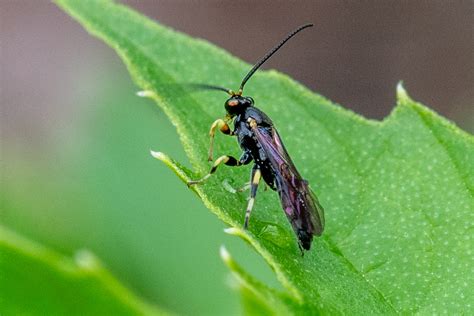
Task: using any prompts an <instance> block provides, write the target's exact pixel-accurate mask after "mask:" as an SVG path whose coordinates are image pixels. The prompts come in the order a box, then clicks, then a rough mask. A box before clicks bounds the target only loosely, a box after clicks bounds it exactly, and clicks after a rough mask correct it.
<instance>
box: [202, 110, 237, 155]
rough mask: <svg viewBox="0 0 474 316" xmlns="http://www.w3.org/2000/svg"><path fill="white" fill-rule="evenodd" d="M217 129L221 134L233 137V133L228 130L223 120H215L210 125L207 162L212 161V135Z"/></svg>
mask: <svg viewBox="0 0 474 316" xmlns="http://www.w3.org/2000/svg"><path fill="white" fill-rule="evenodd" d="M218 127H219V130H220V131H221V132H222V133H223V134H226V135H229V136H234V132H233V131H231V130H230V127H229V125H228V124H227V122H226V121H225V120H223V119H218V120H215V121H214V123H212V125H211V129H210V130H209V136H210V138H211V140H210V144H209V157H208V160H209V161H212V152H213V150H214V135H215V133H216V128H218Z"/></svg>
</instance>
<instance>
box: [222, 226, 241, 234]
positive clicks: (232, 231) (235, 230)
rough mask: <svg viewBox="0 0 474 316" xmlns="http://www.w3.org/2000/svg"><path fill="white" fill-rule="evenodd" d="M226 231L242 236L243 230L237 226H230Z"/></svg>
mask: <svg viewBox="0 0 474 316" xmlns="http://www.w3.org/2000/svg"><path fill="white" fill-rule="evenodd" d="M224 232H225V233H226V234H229V235H233V236H242V235H243V234H242V230H241V229H239V228H237V227H228V228H225V229H224Z"/></svg>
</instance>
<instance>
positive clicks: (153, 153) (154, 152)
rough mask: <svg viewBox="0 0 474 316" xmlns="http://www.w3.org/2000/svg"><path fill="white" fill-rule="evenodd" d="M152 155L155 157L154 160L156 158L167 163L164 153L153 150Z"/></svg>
mask: <svg viewBox="0 0 474 316" xmlns="http://www.w3.org/2000/svg"><path fill="white" fill-rule="evenodd" d="M150 154H151V155H152V156H153V158H156V159H158V160H161V161H165V160H166V155H165V154H163V153H162V152H160V151H153V150H150Z"/></svg>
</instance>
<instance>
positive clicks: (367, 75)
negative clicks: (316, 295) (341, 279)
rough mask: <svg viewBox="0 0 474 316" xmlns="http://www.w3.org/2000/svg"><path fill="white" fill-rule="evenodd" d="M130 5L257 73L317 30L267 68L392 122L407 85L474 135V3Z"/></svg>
mask: <svg viewBox="0 0 474 316" xmlns="http://www.w3.org/2000/svg"><path fill="white" fill-rule="evenodd" d="M128 4H130V5H131V6H133V7H135V8H137V9H139V10H140V11H142V12H144V13H145V14H147V15H148V16H150V17H152V18H155V19H157V20H159V21H161V22H162V23H164V24H167V25H170V26H172V27H174V28H176V29H178V30H180V31H183V32H185V33H188V34H190V35H193V36H196V37H201V38H205V39H208V40H210V41H211V42H213V43H215V44H217V45H219V46H221V47H224V48H226V49H227V50H229V51H230V52H231V53H233V54H234V55H237V56H239V57H241V58H242V59H244V60H246V61H248V62H250V63H254V62H255V61H256V60H258V58H260V57H261V56H263V54H264V53H265V52H266V51H267V50H268V49H270V48H271V47H272V46H273V45H275V44H276V43H277V42H278V41H279V40H280V39H281V38H282V37H283V36H284V35H286V34H287V33H288V32H289V31H290V30H292V29H294V28H295V27H296V26H298V25H301V24H304V23H308V22H312V23H314V24H315V28H313V29H311V30H309V31H306V32H307V33H309V34H305V36H304V39H302V38H295V39H294V40H293V42H292V43H291V44H290V45H288V46H287V47H285V48H284V49H283V50H281V51H280V52H279V54H278V55H276V56H274V57H273V58H272V59H271V60H269V62H268V64H266V65H265V67H266V68H276V69H278V70H280V71H282V72H285V73H287V74H289V75H290V76H292V77H293V78H295V79H297V80H298V81H301V82H302V83H304V84H305V85H306V86H308V87H309V88H311V89H312V90H314V91H317V92H318V93H320V94H322V95H324V96H326V97H328V98H329V99H331V100H332V101H334V102H337V103H340V104H342V105H343V106H345V107H348V108H351V109H353V110H354V111H356V112H358V113H361V114H363V115H365V116H367V117H370V118H382V117H384V116H386V115H387V114H388V113H389V112H390V110H391V109H392V108H393V106H394V103H395V87H396V84H397V82H399V81H400V80H403V82H404V85H405V88H406V89H407V91H408V93H409V94H410V95H411V96H412V97H413V98H415V99H416V100H418V101H421V102H423V103H425V104H426V105H428V106H430V107H431V108H433V109H435V110H436V111H437V112H439V113H441V114H443V115H444V116H446V117H448V118H450V119H452V120H454V121H457V122H458V123H459V124H460V125H461V126H462V127H464V128H466V129H469V130H471V131H472V130H474V127H472V126H470V124H471V123H474V121H473V119H472V117H473V116H474V110H473V109H474V102H473V101H474V25H473V21H474V10H473V8H474V2H473V1H441V0H438V1H329V0H325V1H221V2H219V1H157V2H153V1H145V2H143V1H128ZM236 84H237V83H236ZM466 114H467V115H468V116H469V117H466Z"/></svg>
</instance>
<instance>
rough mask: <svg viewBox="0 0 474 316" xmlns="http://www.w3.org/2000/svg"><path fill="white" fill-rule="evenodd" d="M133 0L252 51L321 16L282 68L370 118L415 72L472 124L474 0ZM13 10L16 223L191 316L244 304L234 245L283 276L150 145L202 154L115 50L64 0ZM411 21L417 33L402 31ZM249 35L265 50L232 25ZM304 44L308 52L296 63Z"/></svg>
mask: <svg viewBox="0 0 474 316" xmlns="http://www.w3.org/2000/svg"><path fill="white" fill-rule="evenodd" d="M386 3H389V2H386ZM395 3H396V2H393V4H395ZM130 4H131V5H133V6H135V7H137V8H138V9H140V10H142V12H144V13H146V14H148V15H151V16H153V17H155V18H158V19H159V20H160V21H163V22H165V23H166V24H169V25H172V26H174V27H176V28H178V29H180V30H183V31H186V32H188V33H191V34H192V35H195V36H200V37H205V38H208V39H211V40H212V41H214V42H216V43H218V44H219V45H221V46H224V47H226V48H228V49H229V50H230V51H231V52H233V53H234V54H236V55H238V56H241V57H243V58H244V59H246V60H248V61H253V60H255V59H257V58H258V57H259V56H260V55H261V54H262V53H263V52H265V50H266V49H268V48H269V47H270V46H271V45H273V44H274V43H275V42H276V41H278V40H279V39H280V37H281V36H282V35H283V34H285V33H286V32H287V31H288V30H290V29H292V28H293V27H294V26H296V25H298V24H301V23H302V22H306V21H308V20H311V21H314V22H317V24H318V30H317V31H316V32H315V33H313V36H315V38H314V41H312V42H311V43H303V42H301V41H299V42H298V39H295V43H294V45H293V46H291V47H290V46H289V47H288V49H287V50H286V51H282V54H281V55H280V56H279V57H278V58H276V59H275V60H274V61H271V62H270V63H269V67H274V68H278V69H281V70H283V71H285V72H288V73H290V74H291V75H293V76H295V77H296V78H297V79H298V80H301V81H302V82H304V83H305V84H307V85H308V86H310V87H312V88H314V89H317V90H318V91H320V92H322V93H323V94H325V95H326V96H328V97H330V98H332V99H334V100H335V101H336V102H341V103H343V104H345V105H347V106H350V107H352V108H353V109H355V110H356V111H358V112H361V113H364V114H366V115H367V116H369V117H383V116H384V115H386V114H387V113H388V112H389V109H390V108H391V107H392V106H393V103H394V101H393V100H394V94H395V84H396V82H397V81H398V80H400V79H404V80H405V84H406V87H407V89H408V91H409V93H410V94H411V95H413V97H414V98H415V99H418V100H420V101H423V102H425V103H426V104H427V105H430V106H432V107H434V108H435V110H437V111H438V112H440V113H441V114H443V115H445V116H448V118H451V119H454V120H456V122H457V123H458V124H459V125H460V126H461V127H463V128H465V129H467V130H471V131H472V130H473V126H472V123H473V121H474V120H473V115H472V107H471V106H470V105H472V99H473V95H474V91H473V90H474V89H473V87H474V84H473V78H474V70H473V64H472V61H473V51H474V50H473V49H472V48H473V47H472V45H473V43H474V41H472V39H473V31H472V20H470V19H469V16H470V17H471V18H472V13H473V10H472V2H461V1H460V2H457V3H456V5H450V6H448V7H446V6H444V5H441V4H433V5H431V6H429V5H428V7H424V6H423V5H421V4H417V5H412V6H409V5H408V3H405V4H404V7H401V8H400V7H395V8H393V7H391V6H389V5H385V6H381V5H375V2H373V3H372V4H371V3H370V1H369V2H367V5H366V7H365V8H366V9H365V10H364V7H357V8H354V7H352V6H351V7H346V6H344V4H343V3H342V2H341V3H339V4H334V5H330V4H329V2H328V3H327V4H326V5H325V4H324V3H323V2H320V3H312V2H304V1H303V2H301V3H300V6H299V7H298V8H292V7H288V6H285V5H283V4H282V5H277V6H275V5H272V4H271V3H267V4H261V5H255V7H254V8H252V9H253V11H252V12H253V13H252V14H244V13H245V12H247V11H246V10H248V9H250V8H249V6H248V3H247V5H245V3H244V4H243V5H241V6H236V7H232V8H229V7H226V6H225V5H217V4H214V5H212V4H201V5H196V4H187V5H186V4H183V3H178V4H177V3H176V2H174V1H160V2H153V1H142V2H130ZM338 5H339V7H338ZM371 5H372V7H371ZM0 6H1V10H0V12H1V19H0V21H1V22H0V23H1V32H2V36H1V38H2V54H1V55H2V59H1V63H2V64H1V89H2V93H1V105H2V116H1V134H2V144H1V163H2V165H1V168H2V170H1V181H2V182H1V193H0V194H1V195H0V202H1V208H0V212H1V213H0V215H1V221H2V224H4V225H6V226H8V227H9V228H11V229H13V230H15V231H17V232H19V233H21V234H23V235H25V236H27V237H30V238H32V239H34V240H37V241H39V242H41V243H44V244H45V245H47V246H50V247H52V248H53V249H56V250H58V251H60V252H62V253H64V254H68V255H73V254H74V253H75V252H76V251H77V250H79V249H84V248H85V249H90V250H91V251H93V252H94V253H95V254H96V255H97V256H98V257H99V258H100V259H101V260H102V261H103V262H104V264H105V265H106V266H107V267H108V268H110V270H111V271H112V272H113V273H114V274H115V275H116V276H117V277H118V278H119V279H120V280H121V281H122V282H123V283H125V284H126V285H128V286H129V287H131V288H132V289H133V290H134V291H135V292H136V293H137V294H139V295H141V296H143V297H145V298H146V299H147V300H148V301H150V302H154V303H157V304H159V305H162V306H163V307H165V308H168V309H170V310H172V311H176V312H178V313H181V314H188V315H189V314H193V315H195V314H227V315H229V314H238V313H239V312H240V305H239V301H238V300H239V298H238V295H237V293H236V292H235V291H233V290H232V287H231V286H229V285H231V281H230V280H231V279H230V278H229V277H228V273H227V271H226V268H225V267H224V265H223V264H222V263H221V261H220V258H219V255H218V249H219V246H220V245H221V244H225V245H226V246H227V247H228V248H229V250H230V252H231V253H233V254H235V256H236V258H237V259H238V260H239V261H242V262H243V263H244V266H245V267H246V268H248V270H249V271H250V272H251V273H253V274H254V275H258V276H259V277H260V279H262V280H264V281H266V282H267V283H270V284H273V285H274V286H278V284H277V282H276V281H275V279H274V276H273V275H272V273H271V271H269V269H268V267H267V266H266V265H265V264H264V263H263V262H262V259H261V258H259V257H257V256H256V255H255V254H254V253H253V251H251V250H250V249H249V248H248V247H247V246H246V245H245V244H244V243H243V242H241V241H240V240H237V239H236V238H234V237H231V236H227V235H226V234H224V233H223V231H222V229H223V228H224V226H223V225H222V223H221V222H220V221H219V220H218V219H217V218H216V217H215V216H214V215H212V214H211V213H210V212H209V211H208V210H207V209H205V208H204V206H203V205H202V203H201V202H200V201H199V200H198V198H197V197H196V196H195V195H194V194H192V193H191V192H190V191H189V190H188V189H187V188H186V186H185V185H183V184H182V183H181V182H180V181H179V180H178V179H177V177H176V176H174V174H172V173H171V172H170V171H169V170H168V169H167V168H166V167H165V166H164V165H163V164H161V163H160V162H158V161H156V160H155V159H153V158H152V157H151V156H150V154H149V150H150V149H153V150H159V151H163V152H165V153H167V154H169V155H170V156H172V157H174V158H176V159H177V160H178V161H180V162H184V163H186V161H187V159H186V157H185V155H184V152H183V150H182V148H181V145H180V142H179V139H178V136H177V134H176V131H175V128H174V127H173V126H172V125H171V124H170V122H169V121H168V119H167V118H166V117H165V115H164V114H163V113H162V112H161V111H160V110H159V109H158V108H157V107H156V106H155V105H154V104H152V102H151V101H149V100H146V99H141V98H138V97H136V96H135V93H136V90H137V89H136V87H135V86H134V85H133V83H132V82H131V80H130V79H129V76H128V74H127V71H126V69H125V67H124V66H123V65H122V63H121V62H120V60H119V58H118V57H117V56H116V55H115V53H114V52H113V51H112V49H110V48H108V47H106V46H105V45H104V44H102V43H101V42H100V41H98V40H96V39H94V38H92V37H90V36H89V35H88V34H87V33H86V32H85V31H84V30H83V29H82V28H81V27H80V26H79V25H78V24H76V23H75V22H74V21H72V19H70V18H69V17H68V16H67V15H66V14H64V13H63V12H61V11H60V10H59V9H58V8H56V7H55V6H54V5H53V4H51V3H49V2H46V1H2V2H1V3H0ZM425 6H426V4H425ZM369 8H371V9H369ZM231 9H235V10H237V11H234V12H233V11H232V10H231ZM270 9H271V10H275V11H271V12H273V13H272V14H271V16H269V14H270V13H269V12H270ZM293 9H294V10H293ZM238 10H243V11H238ZM289 10H292V12H293V11H294V16H293V17H292V18H291V19H288V18H287V12H289ZM351 10H352V11H351ZM226 12H227V13H226ZM239 12H240V13H239ZM390 12H392V13H391V14H392V15H389V16H387V14H390ZM224 14H230V15H228V16H226V15H224ZM232 14H235V16H238V17H239V19H232V16H231V15H232ZM331 14H332V15H331ZM331 16H332V17H333V18H332V19H331ZM364 16H365V17H366V18H365V19H363V17H364ZM367 17H372V18H367ZM380 21H388V22H387V23H382V22H380ZM435 21H436V23H437V24H435V23H434V22H435ZM401 25H403V26H404V27H405V29H404V30H405V31H404V32H401V31H394V30H397V27H399V26H401ZM382 26H383V27H385V28H383V27H382ZM466 26H467V27H469V26H471V27H470V28H469V29H467V28H466ZM357 27H358V28H357ZM433 28H434V30H433ZM438 29H439V31H438V32H437V31H436V30H438ZM239 30H240V31H241V32H242V34H245V36H242V37H247V38H249V39H251V42H252V44H254V43H255V45H251V47H249V46H246V45H243V44H242V43H240V42H238V41H235V40H233V38H240V37H237V36H234V37H233V36H228V34H234V33H237V31H239ZM263 30H264V31H263ZM390 30H392V31H390ZM341 34H345V35H341ZM350 34H352V36H349V35H350ZM394 34H396V35H398V36H395V35H394ZM254 35H255V37H254ZM341 36H342V40H341ZM356 36H359V37H356ZM354 37H355V38H354ZM421 39H422V40H421ZM341 43H343V44H342V46H341ZM5 44H6V45H5ZM442 44H444V45H442ZM305 45H306V46H305ZM338 45H339V46H338ZM313 46H314V47H313ZM312 47H313V48H312ZM305 52H306V53H305ZM305 54H306V55H305ZM292 55H293V56H301V58H299V59H298V60H296V61H294V63H293V62H292V58H291V56H292ZM349 56H353V58H355V59H356V61H355V60H354V59H351V58H349ZM382 56H383V57H384V58H382ZM427 56H430V58H427ZM433 56H434V57H433ZM395 57H397V58H398V59H397V58H395ZM420 60H421V61H420ZM307 63H309V64H307ZM387 66H388V67H389V68H384V67H387ZM364 69H368V73H364V72H363V70H364ZM331 76H332V77H331ZM210 106H222V104H216V105H210ZM209 123H211V122H209ZM203 137H207V136H206V135H203ZM203 159H205V157H203Z"/></svg>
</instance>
